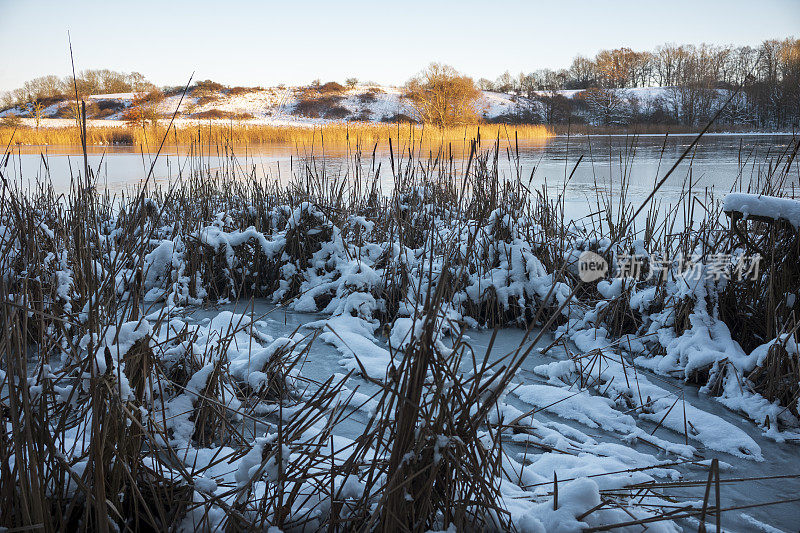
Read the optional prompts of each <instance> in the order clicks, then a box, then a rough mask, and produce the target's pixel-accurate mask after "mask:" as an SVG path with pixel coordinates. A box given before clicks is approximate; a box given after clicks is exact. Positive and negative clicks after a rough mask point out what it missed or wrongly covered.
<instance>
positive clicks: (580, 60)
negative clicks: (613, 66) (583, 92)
mask: <svg viewBox="0 0 800 533" xmlns="http://www.w3.org/2000/svg"><path fill="white" fill-rule="evenodd" d="M595 83H597V65H595V63H594V61H592V60H591V59H588V58H586V57H584V56H580V55H579V56H576V57H575V59H573V60H572V65H570V67H569V77H568V79H567V88H568V89H588V88H589V87H591V86H592V85H594V84H595Z"/></svg>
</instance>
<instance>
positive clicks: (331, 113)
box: [325, 105, 350, 119]
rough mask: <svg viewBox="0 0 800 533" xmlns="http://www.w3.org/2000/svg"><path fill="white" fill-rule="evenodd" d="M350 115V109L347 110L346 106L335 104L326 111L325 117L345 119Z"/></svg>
mask: <svg viewBox="0 0 800 533" xmlns="http://www.w3.org/2000/svg"><path fill="white" fill-rule="evenodd" d="M349 115H350V111H348V110H347V108H346V107H342V106H340V105H337V106H333V107H332V108H330V109H329V110H328V111H326V112H325V118H332V119H343V118H347V117H348V116H349Z"/></svg>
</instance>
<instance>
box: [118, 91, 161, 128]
mask: <svg viewBox="0 0 800 533" xmlns="http://www.w3.org/2000/svg"><path fill="white" fill-rule="evenodd" d="M162 101H164V93H163V92H161V91H160V90H158V89H154V90H152V91H150V92H147V93H136V94H135V95H134V97H133V101H132V102H131V105H130V107H128V108H127V109H126V110H125V112H124V113H123V114H122V119H123V120H124V121H125V122H126V123H128V124H129V125H131V126H141V127H143V128H144V127H145V126H147V123H148V122H150V123H151V124H152V125H153V126H156V125H157V124H158V104H160V103H161V102H162Z"/></svg>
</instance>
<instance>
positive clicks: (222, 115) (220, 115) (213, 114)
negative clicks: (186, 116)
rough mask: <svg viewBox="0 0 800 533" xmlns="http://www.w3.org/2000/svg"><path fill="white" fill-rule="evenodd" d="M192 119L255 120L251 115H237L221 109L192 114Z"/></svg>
mask: <svg viewBox="0 0 800 533" xmlns="http://www.w3.org/2000/svg"><path fill="white" fill-rule="evenodd" d="M190 116H191V117H192V118H210V119H229V120H247V119H251V118H254V117H253V115H252V114H251V113H237V112H235V111H222V110H219V109H209V110H208V111H200V112H199V113H192V114H191V115H190Z"/></svg>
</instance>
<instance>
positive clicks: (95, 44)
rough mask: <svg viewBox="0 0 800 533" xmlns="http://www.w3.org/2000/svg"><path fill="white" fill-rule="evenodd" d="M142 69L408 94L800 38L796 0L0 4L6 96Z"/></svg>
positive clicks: (177, 80)
mask: <svg viewBox="0 0 800 533" xmlns="http://www.w3.org/2000/svg"><path fill="white" fill-rule="evenodd" d="M68 31H69V33H70V35H71V38H72V48H73V53H74V57H75V67H76V69H77V70H81V69H85V68H109V69H112V70H119V71H123V72H131V71H138V72H141V73H142V74H144V75H145V77H147V78H148V79H149V80H151V81H153V82H154V83H156V84H157V85H182V84H185V83H186V82H187V81H188V79H189V76H190V75H191V74H192V72H194V77H195V79H196V80H197V79H213V80H215V81H219V82H221V83H224V84H226V85H262V86H269V85H276V84H279V83H285V84H287V85H295V84H305V83H309V82H311V81H312V80H314V79H321V80H322V81H323V82H325V81H331V80H334V81H340V82H341V81H343V80H344V79H345V78H347V77H351V76H352V77H357V78H358V79H360V80H362V81H372V82H376V83H382V84H390V85H391V84H394V85H399V84H402V83H404V82H405V81H406V80H407V79H408V78H409V77H411V76H412V75H413V74H415V73H416V72H418V71H419V70H421V69H422V68H423V67H424V66H425V65H427V64H428V63H430V62H431V61H439V62H444V63H447V64H450V65H452V66H454V67H456V68H457V69H458V70H460V71H461V72H463V73H465V74H468V75H470V76H474V77H476V78H478V77H487V78H490V79H493V78H496V77H497V76H498V75H499V74H501V73H502V72H504V71H506V70H509V71H511V72H512V73H518V72H521V71H524V72H531V71H533V70H536V69H538V68H561V67H567V66H569V64H570V62H571V61H572V58H573V57H574V56H575V55H577V54H583V55H586V56H589V57H591V56H593V55H594V54H595V53H596V52H597V51H598V50H601V49H604V48H618V47H622V46H625V47H629V48H633V49H636V50H651V49H653V48H655V47H656V46H658V45H660V44H663V43H665V42H673V43H692V44H699V43H701V42H708V43H714V44H734V45H745V44H746V45H757V44H758V43H760V42H761V41H763V40H764V39H770V38H785V37H789V36H795V37H800V0H758V1H757V2H755V1H753V0H725V1H717V0H713V1H707V0H691V1H686V0H668V1H665V0H659V1H650V0H639V1H628V0H596V1H584V0H569V1H564V0H561V1H553V0H548V1H538V0H528V1H526V2H521V1H520V2H515V1H503V0H495V1H486V0H483V1H480V2H473V1H470V0H462V1H439V2H437V1H434V0H427V1H416V0H410V1H401V2H390V3H385V4H383V3H381V2H374V1H346V0H338V1H308V2H300V1H290V0H284V1H282V2H274V3H273V2H264V1H261V2H257V1H236V0H228V1H225V2H220V1H215V2H205V1H203V0H194V1H191V2H189V1H168V0H161V1H150V0H139V1H137V2H106V1H83V0H71V1H70V2H64V1H63V0H59V1H38V0H31V1H21V0H17V1H11V0H0V51H1V52H0V91H5V90H10V89H13V88H16V87H19V86H21V85H22V84H23V83H24V82H25V81H26V80H28V79H31V78H34V77H37V76H41V75H44V74H57V75H59V76H64V75H67V74H69V73H70V72H71V66H70V56H69V45H68V39H67V32H68Z"/></svg>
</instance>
